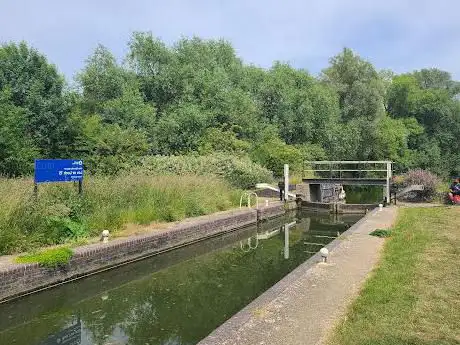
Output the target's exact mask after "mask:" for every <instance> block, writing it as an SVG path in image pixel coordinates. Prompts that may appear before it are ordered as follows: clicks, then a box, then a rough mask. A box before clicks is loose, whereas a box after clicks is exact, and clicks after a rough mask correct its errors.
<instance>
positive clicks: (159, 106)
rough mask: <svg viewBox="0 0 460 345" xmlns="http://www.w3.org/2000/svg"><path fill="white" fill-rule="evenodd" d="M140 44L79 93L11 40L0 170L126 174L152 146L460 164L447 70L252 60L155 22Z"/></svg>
mask: <svg viewBox="0 0 460 345" xmlns="http://www.w3.org/2000/svg"><path fill="white" fill-rule="evenodd" d="M128 50H129V51H128V54H127V56H126V59H124V60H123V61H124V62H123V63H120V62H118V61H117V59H116V58H115V57H114V55H113V54H112V53H111V52H110V51H109V50H108V49H107V48H105V47H103V46H99V47H97V48H96V50H95V51H94V53H93V54H92V55H91V56H90V57H89V58H88V59H87V61H86V65H85V67H84V68H83V70H82V71H81V72H80V73H78V74H77V76H76V82H77V85H76V88H74V89H73V90H71V89H69V88H66V87H65V83H64V82H65V81H64V79H63V78H62V76H60V75H59V73H58V72H57V70H56V68H55V67H54V66H53V65H51V64H49V63H48V61H47V60H46V58H45V57H44V56H43V55H41V54H40V53H39V52H37V51H36V50H34V49H32V48H30V47H28V46H27V44H26V43H20V44H14V43H11V44H4V45H2V46H1V48H0V112H1V114H2V117H1V119H0V131H1V133H0V134H1V137H0V173H1V174H4V175H7V176H17V175H27V174H30V172H31V166H32V158H41V157H47V158H60V157H62V158H64V157H78V158H82V159H84V160H85V165H86V169H87V171H91V172H95V173H117V172H118V171H120V170H127V169H129V168H131V167H132V166H136V165H138V164H139V162H140V161H141V160H142V158H143V157H144V156H150V155H163V156H166V155H175V156H183V155H196V154H200V155H205V156H209V155H212V154H213V153H215V152H223V153H226V154H230V155H234V156H238V157H240V156H241V157H244V156H248V155H249V156H250V157H251V158H252V159H254V160H255V161H256V162H258V163H259V164H262V165H263V166H264V167H265V168H268V169H271V170H272V171H273V173H274V174H275V175H279V174H281V170H282V166H283V164H285V163H289V164H291V169H292V170H293V171H294V172H295V173H297V172H298V171H296V170H300V169H301V166H302V161H303V160H305V159H329V160H381V159H391V160H393V161H394V162H395V163H396V167H397V171H398V172H404V171H407V170H408V169H414V168H422V169H427V170H430V171H433V172H435V173H437V174H439V175H442V176H444V177H445V176H447V175H456V174H459V173H460V171H459V169H460V163H459V162H460V153H459V152H460V140H458V138H457V136H458V133H460V100H459V98H458V94H459V91H460V84H459V83H458V82H456V81H454V80H452V78H451V76H450V74H449V73H447V72H445V71H440V70H438V69H422V70H420V71H415V72H413V73H410V74H402V75H395V74H394V73H393V72H391V71H388V70H384V71H377V70H376V69H375V67H374V66H373V65H372V64H371V63H370V62H368V61H366V60H364V59H362V58H361V57H360V56H359V55H358V54H356V53H354V52H353V51H352V50H350V49H348V48H345V49H344V50H343V51H342V52H340V53H339V54H338V55H336V56H335V57H332V58H331V59H330V65H329V66H328V67H327V68H326V69H325V70H324V71H323V73H322V75H321V76H320V78H315V77H313V76H311V75H310V74H309V73H308V72H307V71H306V70H304V69H296V68H293V67H292V66H290V65H289V64H286V63H281V62H275V63H274V64H273V66H272V67H271V68H268V69H263V68H258V67H255V66H251V65H245V64H243V62H242V61H241V59H239V58H238V56H237V55H236V52H235V50H234V49H233V47H232V46H231V44H230V43H229V42H227V41H224V40H204V39H200V38H198V37H193V38H183V39H180V40H179V41H178V42H176V43H175V44H173V45H166V44H165V43H164V42H162V41H161V40H159V39H157V38H155V37H154V36H153V35H152V34H151V33H142V32H135V33H133V35H132V37H131V39H130V41H129V44H128ZM218 174H219V175H221V173H218ZM249 180H250V181H251V182H250V183H252V181H253V180H254V179H252V178H250V179H248V181H249ZM247 183H249V182H247ZM237 184H238V185H243V184H244V185H245V184H246V182H245V183H243V184H241V183H240V182H237Z"/></svg>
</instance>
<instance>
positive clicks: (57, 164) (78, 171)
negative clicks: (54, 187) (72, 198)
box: [35, 159, 83, 183]
mask: <svg viewBox="0 0 460 345" xmlns="http://www.w3.org/2000/svg"><path fill="white" fill-rule="evenodd" d="M82 180H83V161H82V160H80V159H36V160H35V183H42V182H72V181H82Z"/></svg>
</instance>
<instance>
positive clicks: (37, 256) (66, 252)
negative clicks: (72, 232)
mask: <svg viewBox="0 0 460 345" xmlns="http://www.w3.org/2000/svg"><path fill="white" fill-rule="evenodd" d="M72 255H73V252H72V250H71V249H70V248H67V247H60V248H53V249H46V250H43V251H40V252H37V253H31V254H25V255H21V256H18V257H17V258H16V262H17V263H20V264H26V263H35V262H36V263H38V264H40V265H42V266H44V267H47V268H57V267H59V266H65V265H67V264H68V263H69V261H70V259H71V258H72Z"/></svg>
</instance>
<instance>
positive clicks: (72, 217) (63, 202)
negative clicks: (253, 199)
mask: <svg viewBox="0 0 460 345" xmlns="http://www.w3.org/2000/svg"><path fill="white" fill-rule="evenodd" d="M32 191H33V181H32V180H30V179H0V198H1V203H0V254H11V253H17V252H23V251H28V250H31V249H34V248H38V247H43V246H46V245H53V244H62V243H68V242H71V241H79V240H81V239H82V238H88V237H91V236H98V235H99V234H100V232H101V231H102V230H103V229H108V230H110V231H111V232H116V231H117V230H120V229H122V228H123V227H124V226H125V225H126V224H149V223H151V222H170V221H177V220H181V219H183V218H185V217H193V216H199V215H204V214H209V213H212V212H216V211H222V210H226V209H229V208H232V207H235V206H237V205H239V197H240V195H241V191H239V190H236V189H234V188H232V187H231V186H230V185H229V184H228V183H226V182H224V181H222V180H221V179H218V178H215V177H211V176H206V177H204V176H194V175H190V176H147V175H144V174H139V173H137V174H129V175H124V176H120V177H115V178H114V177H103V176H101V177H92V176H88V177H86V178H85V182H84V193H83V196H82V197H80V196H78V194H77V192H76V191H77V187H76V186H74V185H73V184H72V183H65V184H42V185H40V186H39V195H38V198H34V196H33V193H32Z"/></svg>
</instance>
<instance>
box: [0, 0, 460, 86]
mask: <svg viewBox="0 0 460 345" xmlns="http://www.w3.org/2000/svg"><path fill="white" fill-rule="evenodd" d="M459 10H460V2H457V1H456V0H438V1H436V2H433V1H425V0H418V1H408V0H406V1H404V0H399V1H396V0H386V1H381V0H374V1H369V0H366V1H365V0H355V1H343V0H314V1H313V0H309V1H307V0H284V1H270V0H254V1H246V0H233V1H230V0H228V1H224V0H195V1H186V0H181V1H179V0H169V1H159V0H158V1H157V0H155V1H149V0H131V1H129V2H127V1H122V0H112V1H109V0H99V1H89V0H80V1H73V2H64V1H58V0H48V1H40V2H38V1H34V2H31V1H27V0H15V1H14V2H13V1H9V2H8V1H5V0H4V1H3V2H2V3H1V4H0V23H1V25H0V41H9V40H13V41H19V40H26V41H28V42H30V43H31V44H32V45H33V46H35V47H36V48H38V49H40V50H41V51H43V52H44V53H45V54H46V55H47V56H48V57H49V59H50V60H51V61H52V62H54V63H56V64H57V65H58V66H59V67H60V69H61V70H62V71H63V72H64V73H65V74H66V75H67V76H68V77H71V76H72V75H73V74H74V73H75V72H76V71H78V70H79V69H81V67H82V66H83V65H84V60H85V58H86V57H87V56H88V55H89V54H91V52H92V50H93V49H94V48H95V46H96V45H97V44H98V43H102V44H104V45H106V46H107V47H109V48H110V49H111V50H112V51H113V52H114V53H115V54H116V55H117V56H118V57H120V58H121V57H122V56H123V55H124V54H125V53H126V44H127V41H128V39H129V37H130V34H131V32H132V31H135V30H136V31H152V32H153V34H154V35H156V36H159V37H161V38H162V39H163V40H165V41H166V42H168V43H172V42H174V41H176V40H177V39H179V38H181V37H183V36H192V35H197V36H200V37H205V38H221V37H222V38H225V39H227V40H229V41H231V42H232V44H233V45H234V47H235V49H236V51H237V53H238V55H239V56H240V57H242V58H243V60H244V61H246V62H248V63H254V64H257V65H260V66H263V67H269V66H270V65H271V64H272V62H273V61H274V60H282V61H289V62H291V63H292V64H293V65H295V66H296V67H302V68H306V69H308V70H310V71H311V72H313V73H318V72H319V71H320V70H321V69H322V68H324V67H326V66H327V63H328V59H329V58H330V57H331V56H333V55H335V54H337V53H338V52H339V51H340V50H341V49H342V48H343V47H344V46H348V47H350V48H352V49H354V50H355V51H356V52H358V53H359V54H360V55H362V56H363V57H365V58H367V59H369V60H370V61H371V62H373V63H374V64H375V65H376V66H377V67H378V68H390V69H393V70H395V71H396V72H405V71H411V70H414V69H420V68H423V67H439V68H441V69H445V70H447V71H449V72H451V73H452V74H453V75H454V77H456V78H460V66H459V65H458V63H457V61H458V60H459V58H460V44H459V43H460V42H459V40H460V21H458V19H457V16H458V13H459Z"/></svg>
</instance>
